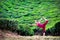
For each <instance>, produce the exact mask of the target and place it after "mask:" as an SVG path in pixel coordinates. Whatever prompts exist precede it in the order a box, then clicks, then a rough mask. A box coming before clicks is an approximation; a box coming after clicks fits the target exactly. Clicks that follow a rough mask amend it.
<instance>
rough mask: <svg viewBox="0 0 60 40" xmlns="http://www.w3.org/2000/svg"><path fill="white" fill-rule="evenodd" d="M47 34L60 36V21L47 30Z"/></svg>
mask: <svg viewBox="0 0 60 40" xmlns="http://www.w3.org/2000/svg"><path fill="white" fill-rule="evenodd" d="M46 33H47V34H46V35H53V36H60V22H57V23H56V24H55V25H54V27H52V28H50V29H48V30H47V32H46Z"/></svg>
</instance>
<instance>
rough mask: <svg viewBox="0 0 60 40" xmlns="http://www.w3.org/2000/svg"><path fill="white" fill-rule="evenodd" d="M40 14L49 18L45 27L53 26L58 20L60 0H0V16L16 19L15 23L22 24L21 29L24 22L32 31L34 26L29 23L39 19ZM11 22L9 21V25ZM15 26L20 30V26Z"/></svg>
mask: <svg viewBox="0 0 60 40" xmlns="http://www.w3.org/2000/svg"><path fill="white" fill-rule="evenodd" d="M41 16H44V17H46V18H47V19H48V20H49V23H48V25H47V26H46V29H48V28H51V27H53V26H54V25H55V23H56V22H58V21H60V1H59V0H0V18H6V19H9V20H12V19H14V20H17V21H18V24H17V25H20V24H23V25H21V27H23V30H25V26H26V25H25V24H27V25H28V27H29V28H30V29H29V30H32V31H33V29H35V28H36V27H35V26H31V25H29V24H33V23H34V20H40V18H41ZM12 24H13V23H11V25H12ZM11 25H10V26H11ZM26 27H27V26H26ZM17 28H18V29H19V30H20V26H18V27H17ZM18 29H17V30H18ZM27 32H28V31H27ZM28 33H29V32H28Z"/></svg>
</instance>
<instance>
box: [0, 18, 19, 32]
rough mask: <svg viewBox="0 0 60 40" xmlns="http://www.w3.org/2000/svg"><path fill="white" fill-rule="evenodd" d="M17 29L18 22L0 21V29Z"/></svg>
mask: <svg viewBox="0 0 60 40" xmlns="http://www.w3.org/2000/svg"><path fill="white" fill-rule="evenodd" d="M17 27H18V22H17V21H14V20H7V19H0V29H2V30H4V29H6V30H11V31H14V30H16V29H17Z"/></svg>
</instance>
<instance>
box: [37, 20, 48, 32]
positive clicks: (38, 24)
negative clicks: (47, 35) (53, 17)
mask: <svg viewBox="0 0 60 40" xmlns="http://www.w3.org/2000/svg"><path fill="white" fill-rule="evenodd" d="M47 23H48V20H46V21H45V22H44V23H43V24H41V23H40V22H37V23H36V25H37V26H38V27H40V28H43V31H44V32H45V26H46V24H47Z"/></svg>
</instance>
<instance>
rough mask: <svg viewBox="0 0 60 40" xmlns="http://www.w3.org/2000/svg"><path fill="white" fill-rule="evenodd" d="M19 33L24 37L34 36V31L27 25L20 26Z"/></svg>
mask: <svg viewBox="0 0 60 40" xmlns="http://www.w3.org/2000/svg"><path fill="white" fill-rule="evenodd" d="M17 33H18V34H20V35H22V36H32V35H34V31H33V30H32V29H31V28H30V27H29V26H27V25H24V26H21V25H20V26H19V29H18V30H17Z"/></svg>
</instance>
